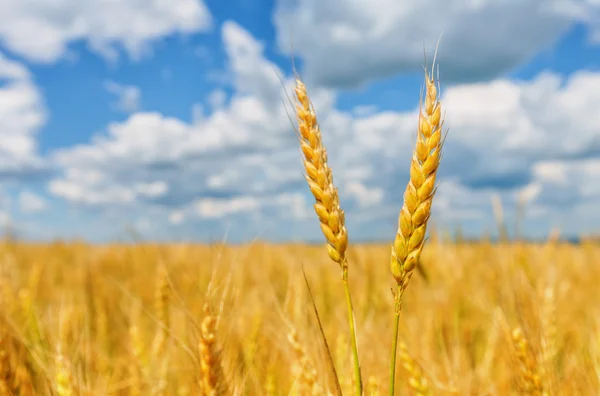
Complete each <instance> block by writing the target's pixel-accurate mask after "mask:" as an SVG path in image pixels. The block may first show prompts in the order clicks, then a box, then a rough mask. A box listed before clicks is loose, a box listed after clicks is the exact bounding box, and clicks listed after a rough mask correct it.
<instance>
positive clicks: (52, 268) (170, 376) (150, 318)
mask: <svg viewBox="0 0 600 396" xmlns="http://www.w3.org/2000/svg"><path fill="white" fill-rule="evenodd" d="M388 255H389V247H388V246H385V245H383V246H379V245H364V246H361V245H357V246H354V247H350V248H349V251H348V258H349V260H350V261H351V262H352V263H353V268H352V270H353V282H352V283H351V292H352V293H353V296H354V297H355V300H354V303H355V304H354V309H355V314H356V321H357V332H358V334H359V337H358V350H359V354H360V357H361V364H362V369H363V376H364V387H365V394H367V395H378V394H384V393H385V392H386V390H387V365H388V355H389V352H388V351H389V349H390V340H391V326H390V325H389V323H390V317H391V312H392V310H391V306H392V302H393V299H392V295H391V293H390V287H391V286H392V283H393V282H390V277H389V274H388V272H387V271H386V268H385V267H384V266H382V265H381V263H385V262H386V258H387V257H388ZM599 260H600V248H599V247H598V246H596V245H594V244H592V243H584V244H582V245H581V246H572V245H568V244H563V243H558V242H555V241H549V242H548V243H546V244H541V245H533V244H519V243H514V244H510V245H508V244H507V245H492V244H490V243H486V242H479V243H451V242H450V241H446V242H445V241H443V240H441V239H440V238H437V237H435V236H434V237H433V239H432V240H431V241H430V243H429V244H428V246H427V248H426V249H425V250H424V252H423V256H422V266H423V268H424V269H425V274H426V275H425V276H422V275H418V274H417V275H415V276H414V279H413V284H412V286H411V288H410V289H409V291H407V294H406V298H405V303H404V307H403V320H402V321H401V325H400V334H401V341H402V342H403V343H404V345H405V347H406V348H405V349H404V345H403V344H402V342H401V347H400V351H399V362H400V364H399V365H398V367H397V377H398V380H397V382H398V385H397V390H398V391H399V392H400V391H401V392H402V394H405V392H404V391H407V392H408V391H412V392H414V393H418V392H417V391H416V390H415V389H417V388H418V386H423V384H425V385H424V386H425V388H426V389H428V390H426V391H424V392H422V394H426V393H427V392H430V393H431V394H442V395H443V394H455V395H502V394H523V392H527V394H529V393H530V394H536V393H535V390H533V389H530V387H531V386H533V384H534V383H535V381H534V379H535V378H533V379H532V378H530V377H528V373H530V372H533V373H534V374H533V376H534V377H535V376H537V377H538V380H539V381H540V383H541V384H542V385H543V387H544V392H549V393H550V394H565V395H566V394H571V395H574V394H589V395H591V394H596V392H597V391H598V389H600V384H599V375H600V322H599V320H598V318H599V317H600V315H599V313H600V312H599V310H600V308H599V307H600V290H599V289H598V287H597V285H598V284H599V283H600V273H599V272H598V271H597V270H596V269H595V265H594V264H595V263H598V262H599ZM0 263H1V265H2V267H1V268H2V278H1V280H2V283H1V291H2V310H3V313H4V314H3V321H2V328H1V329H2V333H1V334H2V338H1V343H0V347H1V350H0V351H1V354H2V355H1V357H2V360H1V361H0V362H1V366H0V367H1V369H2V377H1V380H2V383H1V386H2V388H3V392H5V394H22V395H27V394H30V395H31V394H40V395H45V394H61V395H68V394H82V395H96V394H140V395H150V394H166V395H186V394H189V395H193V394H200V389H201V388H202V386H203V383H204V381H213V385H214V386H215V387H221V388H216V389H220V391H219V390H218V391H217V393H216V394H248V395H262V394H264V395H287V394H294V393H296V394H327V393H326V392H332V393H333V392H334V391H333V389H334V385H333V376H332V374H331V371H330V370H329V369H328V365H327V359H326V354H325V352H324V348H323V343H322V341H321V339H320V337H319V335H318V334H319V332H318V328H317V322H316V319H315V315H314V312H313V310H312V303H311V299H310V297H309V295H308V289H307V287H306V284H305V281H304V276H303V269H304V272H305V273H306V277H307V279H308V281H309V283H310V286H311V289H310V290H311V291H312V294H313V296H314V301H315V304H316V306H317V307H318V310H319V316H320V319H321V321H322V325H323V328H324V333H325V334H326V336H327V340H328V343H329V346H330V349H331V354H332V357H333V360H334V362H335V366H336V369H337V372H338V377H339V381H340V385H341V388H342V390H343V391H344V394H346V393H350V392H351V391H352V381H353V379H352V370H351V354H350V345H349V342H348V333H347V331H346V327H345V324H346V318H345V315H344V314H345V311H344V309H343V303H341V302H342V301H343V299H344V297H343V291H342V289H341V288H337V287H331V285H332V284H333V285H336V284H339V271H337V270H335V268H333V267H332V266H331V263H330V262H329V261H328V259H327V257H326V256H324V254H323V249H322V247H320V246H308V245H302V246H301V245H269V244H263V243H254V244H250V245H243V246H227V245H213V246H200V245H141V244H140V245H132V246H127V245H113V246H102V247H98V246H92V245H85V244H61V243H55V244H51V245H30V244H21V243H17V242H5V243H3V244H2V246H1V247H0ZM211 317H212V318H214V320H213V321H212V326H211V325H210V323H209V322H211V321H210V320H207V318H209V319H210V318H211ZM517 328H520V329H522V330H521V333H522V334H523V340H525V341H526V345H525V346H526V348H525V351H526V352H525V354H522V353H520V351H522V350H523V348H521V347H522V346H523V344H522V343H521V344H519V343H516V342H514V341H513V337H512V335H513V332H514V329H517ZM206 332H210V333H211V334H210V335H208V334H206ZM516 333H518V331H517V332H516ZM162 337H164V338H162ZM210 337H212V338H210ZM205 339H206V340H212V341H213V343H212V344H210V345H208V349H210V358H207V350H206V348H207V345H206V343H205V342H204V343H203V340H205ZM519 346H521V347H519ZM411 384H412V385H415V387H411ZM6 392H7V393H6ZM11 392H13V393H11Z"/></svg>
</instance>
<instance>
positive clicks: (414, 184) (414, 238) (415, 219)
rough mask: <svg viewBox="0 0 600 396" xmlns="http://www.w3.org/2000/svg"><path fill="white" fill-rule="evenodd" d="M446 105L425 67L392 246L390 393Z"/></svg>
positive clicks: (422, 241) (424, 228)
mask: <svg viewBox="0 0 600 396" xmlns="http://www.w3.org/2000/svg"><path fill="white" fill-rule="evenodd" d="M441 115H442V108H441V103H440V101H439V99H438V92H437V88H436V84H435V79H434V77H433V72H432V73H431V76H430V75H429V73H428V72H427V69H425V103H424V104H423V100H421V103H420V106H419V126H418V130H417V141H416V145H415V148H414V151H413V157H412V161H411V164H410V180H409V182H408V184H407V186H406V190H405V192H404V205H403V206H402V210H401V211H400V216H399V218H398V231H397V232H396V238H395V240H394V243H393V245H392V254H391V261H390V268H391V271H392V275H393V277H394V279H395V280H396V286H397V288H396V290H395V291H394V303H395V304H394V305H395V310H394V311H395V312H394V339H393V344H392V359H391V363H390V395H393V394H394V385H395V377H396V350H397V343H398V324H399V320H400V310H401V309H402V296H403V295H404V291H405V290H406V287H407V286H408V283H409V281H410V278H411V277H412V274H413V271H414V269H415V268H416V267H417V265H419V258H420V256H421V250H422V249H423V245H424V244H425V234H426V232H427V222H428V220H429V217H430V215H431V204H432V201H433V196H434V194H435V180H436V175H437V170H438V167H439V164H440V159H441V150H442V143H443V140H442V124H443V122H442V120H441V118H442V117H441Z"/></svg>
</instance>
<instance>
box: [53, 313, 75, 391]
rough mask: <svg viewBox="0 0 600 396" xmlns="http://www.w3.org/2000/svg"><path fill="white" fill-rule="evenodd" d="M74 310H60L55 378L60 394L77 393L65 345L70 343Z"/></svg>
mask: <svg viewBox="0 0 600 396" xmlns="http://www.w3.org/2000/svg"><path fill="white" fill-rule="evenodd" d="M71 317H72V311H71V309H70V308H66V309H62V310H61V312H60V320H59V329H58V345H57V347H56V357H55V366H56V373H55V380H56V393H57V394H58V395H59V396H72V395H74V394H75V390H74V381H73V376H72V374H71V367H70V362H69V361H68V360H67V358H66V356H65V354H64V346H65V345H67V344H68V343H69V339H70V331H71V327H70V320H71Z"/></svg>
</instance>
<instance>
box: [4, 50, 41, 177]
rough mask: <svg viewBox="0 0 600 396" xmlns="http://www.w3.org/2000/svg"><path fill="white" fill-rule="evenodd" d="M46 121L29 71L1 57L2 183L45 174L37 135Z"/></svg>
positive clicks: (38, 94)
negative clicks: (40, 173)
mask: <svg viewBox="0 0 600 396" xmlns="http://www.w3.org/2000/svg"><path fill="white" fill-rule="evenodd" d="M46 118H47V115H46V110H45V107H44V104H43V102H42V98H41V95H40V92H39V90H38V88H37V87H36V86H35V84H34V83H33V81H32V78H31V74H30V72H29V70H28V69H27V68H26V67H25V66H24V65H22V64H21V63H18V62H15V61H12V60H10V59H8V58H7V57H6V56H4V55H3V54H2V53H0V180H2V179H4V180H8V179H14V178H17V179H18V178H21V177H26V176H35V175H38V174H39V172H41V171H43V169H44V167H45V162H44V160H43V159H42V158H41V157H40V156H39V154H38V150H37V139H36V138H37V136H36V135H37V133H38V131H39V130H40V128H41V127H42V126H43V125H44V124H45V122H46Z"/></svg>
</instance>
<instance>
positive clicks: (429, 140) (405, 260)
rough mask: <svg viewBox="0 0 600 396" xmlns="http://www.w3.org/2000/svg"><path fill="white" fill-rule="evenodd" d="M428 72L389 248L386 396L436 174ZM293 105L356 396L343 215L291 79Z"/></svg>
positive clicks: (303, 99) (437, 136) (437, 125)
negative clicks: (338, 295) (333, 274)
mask: <svg viewBox="0 0 600 396" xmlns="http://www.w3.org/2000/svg"><path fill="white" fill-rule="evenodd" d="M434 70H435V61H434V66H433V67H432V72H431V73H429V72H428V70H427V68H425V95H424V98H423V97H421V101H420V111H419V120H418V127H417V138H416V144H415V147H414V149H413V156H412V160H411V165H410V180H409V182H408V184H407V186H406V190H405V192H404V204H403V206H402V210H401V211H400V215H399V218H398V230H397V232H396V236H395V239H394V242H393V244H392V248H391V257H390V270H391V273H392V276H393V278H394V280H395V281H396V288H395V289H394V288H393V289H392V293H393V301H394V322H393V329H394V331H393V334H394V335H393V342H392V356H391V359H390V395H393V394H394V388H395V372H396V354H397V353H396V352H397V348H398V327H399V318H400V311H401V309H402V297H403V295H404V292H405V290H406V287H407V286H408V284H409V282H410V279H411V277H412V274H413V271H414V269H415V268H416V267H417V265H418V264H419V257H420V255H421V251H422V249H423V246H424V244H425V234H426V231H427V222H428V220H429V217H430V215H431V205H432V201H433V196H434V195H435V191H436V174H437V170H438V167H439V164H440V159H441V150H442V146H443V142H444V139H443V136H442V126H443V120H442V113H441V111H442V110H441V102H440V100H439V97H438V89H437V87H436V80H435V78H434ZM295 99H296V109H295V110H296V120H297V123H298V128H297V132H298V137H299V141H300V148H301V151H302V156H303V162H304V169H305V172H306V173H305V177H306V181H307V183H308V186H309V188H310V191H311V192H312V194H313V196H314V197H315V200H316V202H315V204H314V209H315V212H316V213H317V216H318V217H319V221H320V224H321V230H322V232H323V235H324V236H325V239H326V240H327V252H328V254H329V257H330V258H331V260H333V261H334V262H336V263H338V264H339V265H340V268H341V271H342V281H343V284H344V289H345V293H346V303H347V308H348V321H349V328H350V337H351V340H352V355H353V365H354V376H355V390H356V395H358V396H361V395H362V394H363V383H362V377H361V369H360V363H359V357H358V347H357V339H356V325H355V318H354V312H353V308H352V299H351V296H350V289H349V286H348V259H347V257H346V249H347V247H348V232H347V230H346V225H345V217H344V211H343V210H342V208H341V207H340V200H339V194H338V190H337V188H336V187H335V185H334V182H333V173H332V171H331V168H329V166H328V163H327V151H326V149H325V147H324V145H323V141H322V139H321V130H320V128H319V124H318V122H317V116H316V114H315V111H314V108H313V106H312V103H311V101H310V99H309V96H308V92H307V89H306V85H305V84H304V83H303V82H302V80H301V79H300V78H299V77H296V87H295ZM423 99H424V100H423Z"/></svg>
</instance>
